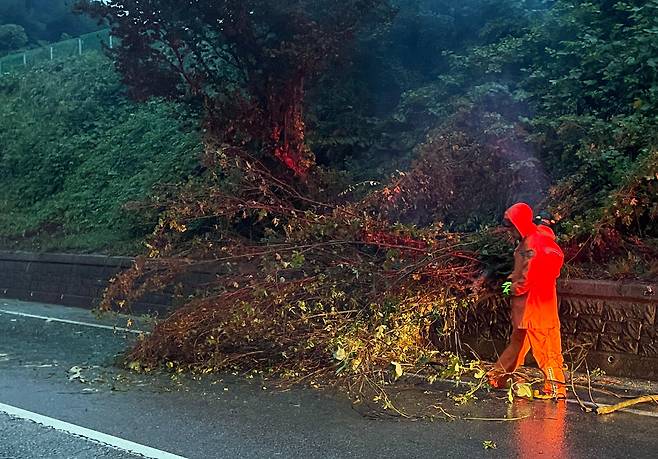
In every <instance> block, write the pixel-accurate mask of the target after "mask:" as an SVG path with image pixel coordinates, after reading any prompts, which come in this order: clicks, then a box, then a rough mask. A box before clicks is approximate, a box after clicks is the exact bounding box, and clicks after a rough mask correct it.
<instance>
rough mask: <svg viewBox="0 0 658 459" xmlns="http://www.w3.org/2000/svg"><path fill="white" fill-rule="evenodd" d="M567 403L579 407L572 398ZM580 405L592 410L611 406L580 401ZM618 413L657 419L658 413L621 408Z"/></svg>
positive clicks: (576, 401)
mask: <svg viewBox="0 0 658 459" xmlns="http://www.w3.org/2000/svg"><path fill="white" fill-rule="evenodd" d="M567 403H574V404H576V405H580V403H578V400H575V399H573V398H568V399H567ZM582 404H583V405H585V406H586V407H588V408H594V409H596V407H597V406H611V405H606V404H605V403H592V402H587V401H582ZM619 412H623V413H632V414H637V415H638V416H648V417H650V418H658V413H654V412H653V411H644V410H635V409H633V408H622V409H621V410H619Z"/></svg>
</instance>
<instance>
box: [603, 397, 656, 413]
mask: <svg viewBox="0 0 658 459" xmlns="http://www.w3.org/2000/svg"><path fill="white" fill-rule="evenodd" d="M646 402H656V403H658V395H644V396H642V397H638V398H634V399H631V400H626V401H624V402H620V403H617V404H616V405H610V406H600V407H598V408H596V414H609V413H614V412H615V411H619V410H621V409H624V408H628V407H629V406H633V405H637V404H639V403H646Z"/></svg>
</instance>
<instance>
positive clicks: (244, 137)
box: [79, 0, 392, 176]
mask: <svg viewBox="0 0 658 459" xmlns="http://www.w3.org/2000/svg"><path fill="white" fill-rule="evenodd" d="M79 9H80V10H81V11H84V12H87V13H89V14H91V15H92V16H93V17H95V18H97V19H99V20H102V21H107V22H108V23H109V24H110V25H111V27H112V33H113V35H115V36H116V37H118V38H119V39H120V45H119V46H118V47H117V48H115V49H114V50H113V51H112V53H113V55H114V57H115V59H116V62H117V67H118V69H119V71H120V72H121V74H122V75H123V76H124V81H125V82H126V83H127V84H128V85H129V87H130V88H131V89H132V94H133V95H134V96H135V97H137V98H147V97H149V96H152V95H157V96H167V97H172V98H181V97H193V98H196V99H198V100H202V101H203V103H204V105H205V107H206V108H207V112H208V115H209V116H208V121H209V124H210V127H211V128H212V129H213V130H214V131H215V132H216V133H217V134H218V135H220V136H221V137H222V138H224V139H225V140H228V141H230V142H232V143H236V142H238V143H248V142H250V143H254V144H256V145H258V146H259V147H263V148H264V150H265V151H266V152H268V153H269V154H270V155H271V156H272V157H274V158H276V159H277V160H278V161H279V162H281V163H282V164H284V165H285V166H286V168H287V169H288V170H290V171H292V172H294V174H295V175H296V176H304V175H305V174H306V172H307V171H308V170H309V168H310V167H311V166H312V164H313V156H312V154H311V152H310V150H309V148H308V147H307V145H306V142H305V123H304V96H305V93H306V90H307V88H308V87H309V86H311V85H313V84H314V83H315V82H316V79H317V77H318V76H319V75H320V73H321V72H322V71H323V70H324V69H326V68H327V67H328V66H329V65H331V64H332V63H334V62H336V61H337V60H340V59H342V58H345V57H346V56H347V55H348V54H349V50H350V45H351V43H352V42H353V40H354V38H355V36H356V35H357V34H358V33H359V32H360V31H361V30H363V28H364V27H365V26H367V25H373V24H377V23H379V22H381V21H384V20H386V18H387V17H388V15H390V14H391V11H392V10H391V8H390V6H389V4H388V1H387V0H344V1H340V2H338V1H336V0H296V1H292V2H281V1H278V0H224V1H221V2H217V1H214V0H194V1H188V2H180V1H178V0H157V1H155V0H149V1H138V0H121V1H112V0H110V1H107V2H96V1H89V0H83V1H81V2H80V3H79Z"/></svg>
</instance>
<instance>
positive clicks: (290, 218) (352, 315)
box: [102, 145, 486, 387]
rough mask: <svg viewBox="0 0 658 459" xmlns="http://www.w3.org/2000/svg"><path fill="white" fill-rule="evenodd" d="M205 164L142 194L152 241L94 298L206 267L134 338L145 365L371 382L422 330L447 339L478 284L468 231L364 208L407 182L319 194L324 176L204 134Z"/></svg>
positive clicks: (407, 363) (384, 374) (421, 352)
mask: <svg viewBox="0 0 658 459" xmlns="http://www.w3.org/2000/svg"><path fill="white" fill-rule="evenodd" d="M203 164H204V166H205V168H206V173H205V175H204V177H203V179H202V180H199V181H196V182H194V183H190V184H187V185H185V186H183V187H179V188H176V189H172V190H170V191H169V192H168V193H163V194H161V195H160V197H159V198H158V199H156V200H154V201H152V202H149V203H144V204H141V208H140V209H139V210H141V211H145V210H147V208H148V209H151V210H154V211H156V212H157V213H158V214H159V215H161V217H160V221H159V223H158V225H157V227H156V228H155V230H154V232H153V234H152V236H151V237H150V238H149V240H148V242H147V247H148V249H149V253H148V254H147V255H145V256H142V257H140V258H138V259H137V261H136V263H135V265H134V266H133V268H132V269H130V270H128V271H126V272H124V273H122V274H121V275H120V276H118V277H117V278H116V279H115V280H113V282H112V283H111V284H110V286H109V288H108V290H107V292H106V296H105V299H104V301H103V304H102V307H103V308H104V309H116V308H119V309H122V308H123V309H125V308H127V307H128V306H129V305H130V303H131V302H132V301H134V300H136V299H138V298H139V297H140V296H142V295H143V294H145V293H147V292H153V291H158V290H163V289H166V288H168V287H170V286H171V285H174V284H176V283H177V282H179V281H180V279H182V278H184V277H185V275H186V273H189V272H193V271H199V270H204V269H205V270H208V269H209V268H210V267H212V269H214V270H215V272H216V273H217V275H216V276H215V278H214V279H212V281H211V282H209V283H208V284H206V285H204V286H203V288H197V291H196V292H195V293H194V294H193V295H192V296H191V297H190V296H189V292H186V296H185V297H184V301H183V303H184V304H183V306H181V307H180V308H178V309H177V310H175V311H174V312H173V314H172V315H171V316H170V317H168V318H167V319H166V320H164V321H163V322H161V323H159V324H157V325H156V327H155V329H154V330H153V333H152V334H151V335H149V336H148V337H145V338H144V339H143V340H141V341H140V342H139V344H138V345H137V347H136V348H135V349H134V350H133V351H132V353H131V355H130V356H129V358H130V360H131V361H132V362H139V365H140V366H141V367H143V368H155V367H158V366H161V365H166V366H168V367H174V366H175V367H185V368H191V369H194V370H198V371H202V372H211V371H220V370H225V369H227V368H231V369H236V368H239V369H241V370H244V371H249V370H255V369H257V370H269V371H273V372H275V373H276V374H279V375H282V376H286V377H288V378H291V380H292V381H302V380H308V379H310V380H312V381H321V380H326V379H327V378H336V377H338V378H342V380H343V381H345V382H347V383H348V384H349V385H359V387H362V386H363V384H368V383H370V384H372V386H373V387H380V384H381V382H382V381H385V380H388V379H395V378H398V377H400V376H401V375H402V374H403V373H404V372H407V371H411V369H414V370H415V369H418V368H419V367H422V366H423V365H426V364H427V363H428V362H432V361H436V359H437V355H438V354H439V353H438V351H437V348H436V346H435V345H434V344H436V342H435V343H433V341H436V340H437V339H444V340H451V339H454V338H455V337H454V335H453V332H454V330H455V328H456V327H455V323H454V321H455V317H456V311H457V310H458V309H459V308H462V307H465V306H468V305H472V304H474V303H475V302H477V301H478V300H479V299H480V298H481V296H482V295H483V294H484V292H485V290H486V289H485V285H484V280H483V276H482V264H481V262H480V261H479V260H478V259H477V256H476V254H475V252H474V248H475V245H476V244H477V242H476V241H475V240H473V239H470V238H469V237H467V236H466V235H464V234H457V233H451V232H448V231H446V230H445V229H444V228H443V226H442V225H429V226H426V227H424V228H423V229H419V228H417V227H413V226H404V225H401V224H394V223H393V222H391V221H390V220H389V219H388V218H387V215H386V213H384V212H373V209H374V208H381V209H383V208H385V207H386V206H385V205H384V203H388V204H389V205H392V203H394V202H395V200H396V199H397V196H399V195H401V194H404V192H403V188H404V184H403V183H400V182H396V183H394V184H393V185H392V186H389V187H385V188H382V189H380V190H378V191H376V192H374V193H372V194H371V195H369V196H368V197H367V198H366V199H364V200H359V201H356V202H338V200H337V199H335V200H334V202H323V200H322V199H320V197H321V196H323V194H324V195H326V193H323V191H322V190H321V189H311V187H310V186H309V185H302V184H297V185H291V184H290V183H289V182H287V181H285V180H282V179H280V178H279V177H277V176H276V175H274V174H273V172H272V170H271V168H268V167H266V166H265V165H264V164H263V163H261V162H260V161H259V160H258V159H256V158H254V157H252V156H250V154H249V153H248V152H246V151H245V150H242V149H240V148H236V147H231V146H226V145H214V146H208V148H207V151H206V153H205V157H204V159H203ZM318 174H321V172H319V171H318ZM411 175H413V172H412V173H411ZM315 183H322V178H321V177H317V178H316V180H315ZM411 185H413V184H411V183H410V184H409V186H411ZM416 188H417V191H418V192H420V193H422V190H421V189H419V188H418V187H416ZM445 191H446V193H449V192H450V190H448V189H446V190H445ZM378 202H379V203H380V204H381V205H377V203H378ZM197 287H198V286H197ZM432 330H436V333H433V332H432Z"/></svg>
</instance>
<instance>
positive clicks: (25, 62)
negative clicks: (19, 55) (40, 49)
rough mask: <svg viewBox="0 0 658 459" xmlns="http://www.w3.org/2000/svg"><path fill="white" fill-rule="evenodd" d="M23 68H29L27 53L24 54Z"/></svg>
mask: <svg viewBox="0 0 658 459" xmlns="http://www.w3.org/2000/svg"><path fill="white" fill-rule="evenodd" d="M23 66H24V67H27V53H23Z"/></svg>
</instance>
